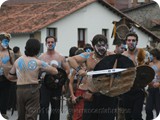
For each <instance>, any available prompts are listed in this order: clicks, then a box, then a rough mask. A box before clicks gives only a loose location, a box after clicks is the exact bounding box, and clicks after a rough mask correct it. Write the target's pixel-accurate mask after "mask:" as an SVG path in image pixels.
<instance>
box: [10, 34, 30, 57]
mask: <svg viewBox="0 0 160 120" xmlns="http://www.w3.org/2000/svg"><path fill="white" fill-rule="evenodd" d="M28 39H29V35H28V34H25V35H20V34H18V35H14V36H12V37H11V41H10V44H9V45H10V47H11V48H13V47H14V46H18V47H20V51H21V53H22V54H24V50H25V45H26V42H27V40H28Z"/></svg>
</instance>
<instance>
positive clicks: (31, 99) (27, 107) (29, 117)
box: [8, 39, 58, 120]
mask: <svg viewBox="0 0 160 120" xmlns="http://www.w3.org/2000/svg"><path fill="white" fill-rule="evenodd" d="M39 51H40V42H39V40H37V39H29V40H28V41H27V43H26V46H25V55H22V56H21V57H19V58H18V59H17V60H16V61H15V63H14V65H13V67H12V69H11V70H10V72H9V74H8V79H10V80H13V79H16V78H18V79H17V106H18V120H37V115H38V113H39V99H40V98H39V81H38V75H39V72H40V70H41V69H42V70H44V71H46V72H49V73H51V74H53V75H55V74H57V73H58V71H57V69H56V68H55V67H52V66H49V65H48V64H47V63H46V62H44V61H41V60H39V59H37V55H38V53H39Z"/></svg>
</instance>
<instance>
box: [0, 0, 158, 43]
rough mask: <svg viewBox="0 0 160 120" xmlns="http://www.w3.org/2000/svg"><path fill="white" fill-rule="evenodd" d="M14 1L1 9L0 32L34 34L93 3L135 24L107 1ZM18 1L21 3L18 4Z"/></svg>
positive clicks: (148, 32)
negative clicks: (14, 2) (97, 3)
mask: <svg viewBox="0 0 160 120" xmlns="http://www.w3.org/2000/svg"><path fill="white" fill-rule="evenodd" d="M14 1H16V4H13V3H11V2H8V3H7V2H6V4H4V5H2V7H1V8H0V26H1V29H0V32H3V31H5V32H8V33H12V34H16V33H32V32H35V31H37V30H40V29H42V28H44V27H46V26H48V25H50V24H52V23H54V22H56V21H58V20H59V19H61V18H63V17H65V16H67V15H69V14H71V13H73V12H75V11H77V10H79V9H81V8H82V7H85V6H87V5H89V4H91V3H93V2H99V3H101V4H103V5H104V6H105V7H107V8H109V9H110V10H111V11H113V12H114V13H115V14H117V15H119V16H121V17H126V18H127V20H129V21H131V22H134V21H133V20H132V19H131V18H129V17H128V16H127V15H125V14H124V13H122V12H120V11H119V10H118V9H116V8H114V7H113V6H112V5H110V4H109V3H107V2H106V0H40V2H37V1H38V0H36V2H32V3H30V2H31V1H30V0H28V1H29V2H27V0H24V1H23V2H22V0H14ZM18 1H21V2H19V3H17V2H18ZM43 1H44V2H43ZM139 29H141V30H142V31H144V32H145V33H147V34H149V35H151V36H152V37H153V38H154V39H157V40H159V41H160V38H158V37H157V36H156V35H154V34H153V33H152V32H150V31H149V30H147V29H145V28H144V27H142V26H140V27H139Z"/></svg>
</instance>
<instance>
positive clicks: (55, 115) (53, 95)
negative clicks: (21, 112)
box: [39, 36, 70, 120]
mask: <svg viewBox="0 0 160 120" xmlns="http://www.w3.org/2000/svg"><path fill="white" fill-rule="evenodd" d="M45 42H46V46H47V52H45V53H43V54H42V55H41V56H40V57H39V59H41V60H43V61H45V62H47V63H48V64H49V63H50V62H51V61H52V60H56V61H57V62H58V67H59V68H62V69H64V70H65V71H66V73H67V74H69V70H70V68H69V65H68V64H67V62H66V60H65V57H64V56H62V55H61V54H60V53H59V52H57V51H56V50H55V47H56V43H57V39H56V38H55V37H54V36H47V37H46V39H45ZM40 95H41V96H40V105H41V109H40V120H49V115H48V109H49V103H51V115H50V120H59V119H60V96H61V95H62V87H60V88H58V89H56V90H54V91H51V90H49V89H47V88H46V86H45V85H44V84H42V86H41V89H40Z"/></svg>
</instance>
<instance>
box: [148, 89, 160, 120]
mask: <svg viewBox="0 0 160 120" xmlns="http://www.w3.org/2000/svg"><path fill="white" fill-rule="evenodd" d="M148 93H149V94H148V97H147V101H146V120H152V119H153V118H154V117H153V109H155V110H156V115H157V116H158V114H159V112H160V90H159V88H149V89H148Z"/></svg>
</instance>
